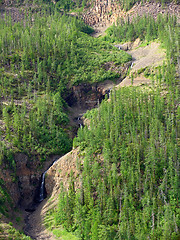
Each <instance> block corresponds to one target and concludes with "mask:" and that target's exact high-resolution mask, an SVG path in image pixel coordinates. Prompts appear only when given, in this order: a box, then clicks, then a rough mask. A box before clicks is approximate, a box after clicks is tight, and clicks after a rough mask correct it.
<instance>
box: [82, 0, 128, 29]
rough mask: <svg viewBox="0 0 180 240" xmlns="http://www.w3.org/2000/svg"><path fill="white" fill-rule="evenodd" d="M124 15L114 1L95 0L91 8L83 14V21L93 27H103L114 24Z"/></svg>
mask: <svg viewBox="0 0 180 240" xmlns="http://www.w3.org/2000/svg"><path fill="white" fill-rule="evenodd" d="M124 15H125V12H124V11H123V10H121V6H120V4H118V3H117V1H115V0H95V2H94V6H93V8H91V9H89V11H88V12H86V13H84V14H83V19H84V21H85V22H86V23H87V24H88V25H90V26H95V27H103V26H106V25H109V24H112V23H114V22H116V20H117V19H118V18H121V17H123V16H124Z"/></svg>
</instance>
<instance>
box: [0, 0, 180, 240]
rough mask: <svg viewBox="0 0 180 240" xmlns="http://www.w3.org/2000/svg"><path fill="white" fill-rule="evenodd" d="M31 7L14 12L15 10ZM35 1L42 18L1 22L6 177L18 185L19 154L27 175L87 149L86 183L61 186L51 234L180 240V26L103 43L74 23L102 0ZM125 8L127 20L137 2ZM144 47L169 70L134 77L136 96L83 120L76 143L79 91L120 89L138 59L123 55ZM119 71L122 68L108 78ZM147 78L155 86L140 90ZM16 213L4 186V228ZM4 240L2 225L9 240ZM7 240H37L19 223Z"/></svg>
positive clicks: (122, 96) (147, 28)
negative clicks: (74, 111)
mask: <svg viewBox="0 0 180 240" xmlns="http://www.w3.org/2000/svg"><path fill="white" fill-rule="evenodd" d="M4 2H5V1H0V5H1V4H3V3H4ZM25 2H26V1H16V5H17V6H21V4H23V3H25ZM30 2H33V4H35V6H36V8H32V9H31V8H30V9H29V10H27V12H26V14H25V16H24V18H22V19H21V21H17V22H15V21H13V17H12V16H11V14H9V13H5V14H4V17H3V18H1V19H0V100H1V102H0V140H1V141H0V166H1V168H2V170H3V173H4V172H5V171H6V170H9V169H10V171H11V178H12V182H13V183H17V185H18V181H19V180H18V176H17V166H16V162H15V157H14V156H15V154H17V153H24V154H26V155H27V156H28V163H27V165H31V160H32V159H36V161H38V162H39V163H40V165H41V166H42V167H43V166H44V164H45V163H46V160H47V158H48V157H51V156H53V155H60V156H63V155H64V154H66V153H68V152H69V151H71V150H72V148H73V149H78V158H77V159H76V168H77V172H78V175H77V176H76V177H75V176H74V174H73V171H72V173H71V174H70V176H69V187H68V188H67V187H66V186H65V184H64V183H63V180H62V182H61V183H60V185H61V187H60V194H59V196H58V203H57V206H56V207H55V208H53V209H51V210H50V211H49V212H48V213H47V214H46V217H45V223H46V227H47V228H48V229H50V230H52V231H53V233H54V234H55V235H56V236H58V237H61V235H60V231H59V228H62V229H64V231H66V232H67V233H69V234H72V235H71V237H69V238H68V237H67V239H83V240H90V239H92V240H113V239H114V240H116V239H122V240H126V239H130V240H144V239H152V240H155V239H162V240H168V239H172V240H178V239H180V233H179V228H180V210H179V199H180V192H179V186H180V178H179V156H180V104H179V100H180V94H179V91H180V85H179V74H180V69H179V64H180V57H179V49H180V44H179V39H180V38H179V37H180V32H179V21H178V19H177V17H176V16H169V15H158V17H157V19H154V18H153V17H152V16H150V15H144V16H143V17H136V18H134V19H133V20H132V21H129V19H126V20H125V19H123V18H122V19H118V20H117V22H116V23H114V24H113V25H112V26H110V27H109V28H108V29H107V30H106V32H105V34H104V35H103V36H100V37H98V38H94V37H92V33H93V31H94V29H93V28H92V27H90V26H88V25H86V24H85V23H84V22H83V20H82V19H81V18H80V17H78V16H77V15H76V16H73V15H71V14H70V13H71V11H75V12H76V11H77V12H78V14H80V12H81V11H84V9H85V10H86V9H87V8H88V7H90V6H91V5H93V2H92V1H88V0H83V1H81V0H75V1H74V0H68V1H65V0H59V1H58V0H55V1H54V3H52V2H51V1H47V0H46V1H45V0H42V1H39V2H37V1H30ZM119 2H120V4H121V7H122V9H123V8H124V10H126V11H127V10H129V9H131V7H132V6H133V5H134V4H135V3H136V2H137V1H136V0H123V1H119ZM144 2H145V1H142V4H143V3H144ZM158 2H160V3H161V4H162V5H165V4H167V3H169V2H172V1H166V0H161V1H158ZM175 3H176V4H178V0H176V1H175ZM137 38H139V40H140V41H141V46H148V45H149V44H151V43H152V42H158V43H160V45H161V48H162V49H165V52H166V61H164V63H163V65H161V66H157V67H153V68H150V67H147V68H145V69H141V70H140V71H139V72H136V73H133V74H134V75H131V78H132V85H131V86H128V87H122V88H116V87H115V88H113V89H112V90H111V91H109V94H106V95H105V97H104V99H103V100H102V102H100V103H99V104H98V106H97V107H96V108H94V109H92V110H88V111H87V112H86V113H85V114H84V116H83V120H87V122H88V124H84V125H81V126H80V127H79V129H78V132H77V135H76V137H75V138H74V139H72V134H71V133H72V131H73V126H72V125H71V121H70V117H69V116H70V112H69V106H68V104H69V103H68V101H67V99H68V98H69V96H70V95H71V92H72V89H73V87H77V86H82V85H85V84H90V85H93V84H99V83H103V82H105V81H106V80H108V81H112V82H113V83H114V84H115V83H116V81H117V80H118V79H120V77H122V74H121V73H120V72H119V69H121V68H123V67H125V66H126V64H129V63H131V61H132V57H131V55H130V54H128V53H127V52H125V51H123V50H120V49H118V48H117V47H115V44H119V43H121V44H123V43H126V42H134V41H135V40H136V39H137ZM109 63H110V64H111V66H113V67H111V68H110V69H107V68H106V64H109ZM130 65H131V64H130ZM130 65H128V66H130ZM117 69H118V71H117ZM130 71H131V69H130V68H129V71H128V72H130ZM128 72H127V74H128ZM139 73H143V74H144V76H145V77H147V78H148V79H150V81H151V83H150V84H144V85H141V86H133V78H134V77H135V76H137V75H138V74H139ZM84 122H86V121H84ZM59 171H61V170H60V169H59ZM77 186H78V187H77ZM47 197H49V196H47ZM49 201H53V199H50V200H49ZM10 206H13V198H12V196H11V194H10V193H9V191H8V189H7V185H6V182H5V181H4V180H3V179H1V175H0V218H1V219H2V220H3V219H4V217H5V218H7V219H8V217H10V215H11V213H10V211H13V209H12V207H10ZM16 207H17V206H16ZM16 210H17V209H16ZM18 221H19V220H18V218H16V222H17V223H18ZM3 231H4V230H3V228H2V226H1V224H0V238H1V233H2V232H3ZM6 235H8V236H9V238H7V239H17V240H18V239H20V238H21V239H31V238H30V236H25V235H24V233H23V232H19V231H17V230H15V229H14V228H13V223H11V222H10V223H9V224H8V225H7V227H6Z"/></svg>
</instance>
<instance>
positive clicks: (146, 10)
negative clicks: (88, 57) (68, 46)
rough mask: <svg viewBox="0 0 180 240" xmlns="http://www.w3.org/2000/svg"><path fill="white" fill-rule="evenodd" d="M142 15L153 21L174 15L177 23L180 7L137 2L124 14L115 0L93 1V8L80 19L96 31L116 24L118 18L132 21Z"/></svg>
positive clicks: (179, 16)
mask: <svg viewBox="0 0 180 240" xmlns="http://www.w3.org/2000/svg"><path fill="white" fill-rule="evenodd" d="M144 14H146V15H148V14H150V15H151V16H152V17H154V18H155V19H156V18H157V16H158V14H170V15H176V17H177V19H178V22H179V21H180V6H179V5H176V4H174V3H173V2H171V3H169V4H167V5H166V6H161V4H160V3H156V2H151V3H149V2H147V3H144V4H141V2H140V3H138V2H137V3H136V4H135V5H134V6H133V8H131V10H129V11H128V12H125V11H124V10H123V8H122V6H121V5H120V3H119V2H118V1H117V0H94V5H93V7H92V8H89V9H88V10H87V11H86V12H84V13H83V16H82V17H83V19H84V21H85V23H87V24H88V25H90V26H93V27H94V28H95V29H98V28H101V27H105V26H106V27H107V26H109V25H111V24H112V23H116V21H117V19H118V18H126V19H127V18H129V20H130V21H132V20H133V18H134V17H136V16H143V15H144Z"/></svg>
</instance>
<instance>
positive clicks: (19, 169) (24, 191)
mask: <svg viewBox="0 0 180 240" xmlns="http://www.w3.org/2000/svg"><path fill="white" fill-rule="evenodd" d="M15 162H16V173H17V176H18V185H19V192H20V196H21V197H20V205H21V206H22V207H26V206H27V205H28V204H30V203H31V202H32V200H33V198H34V194H35V188H36V187H37V186H38V184H39V176H38V173H36V171H35V169H36V168H37V164H35V165H34V164H32V166H31V167H28V157H27V156H26V155H25V154H24V153H18V154H15Z"/></svg>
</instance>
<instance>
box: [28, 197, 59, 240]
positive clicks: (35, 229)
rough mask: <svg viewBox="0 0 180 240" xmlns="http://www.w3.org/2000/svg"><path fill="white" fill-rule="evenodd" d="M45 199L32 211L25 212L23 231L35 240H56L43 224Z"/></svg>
mask: <svg viewBox="0 0 180 240" xmlns="http://www.w3.org/2000/svg"><path fill="white" fill-rule="evenodd" d="M46 203H47V200H44V201H43V202H42V203H41V204H40V205H39V206H38V208H37V209H36V211H34V212H33V213H25V223H26V226H25V228H24V233H25V234H26V235H28V236H30V237H31V238H32V239H36V240H47V239H49V240H56V239H57V238H56V237H55V236H54V235H53V234H52V233H50V232H48V230H47V229H46V228H45V226H44V224H43V220H44V215H45V213H46V209H44V206H45V205H46Z"/></svg>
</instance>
